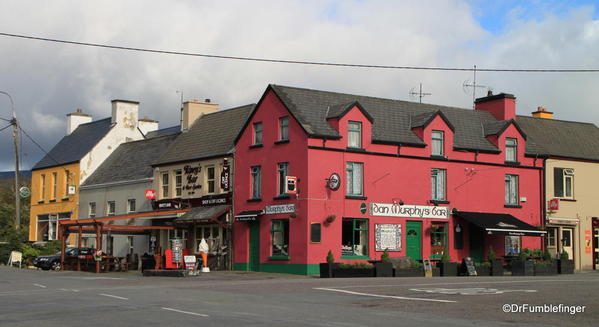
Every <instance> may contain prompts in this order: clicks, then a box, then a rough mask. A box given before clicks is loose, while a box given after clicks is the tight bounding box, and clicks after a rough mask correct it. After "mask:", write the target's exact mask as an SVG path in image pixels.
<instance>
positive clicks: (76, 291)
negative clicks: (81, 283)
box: [71, 289, 79, 293]
mask: <svg viewBox="0 0 599 327" xmlns="http://www.w3.org/2000/svg"><path fill="white" fill-rule="evenodd" d="M71 291H73V292H75V293H78V292H79V290H75V289H72V290H71Z"/></svg>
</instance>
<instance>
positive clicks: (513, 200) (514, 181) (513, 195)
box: [505, 175, 519, 205]
mask: <svg viewBox="0 0 599 327" xmlns="http://www.w3.org/2000/svg"><path fill="white" fill-rule="evenodd" d="M518 203H519V202H518V175H505V204H506V205H518Z"/></svg>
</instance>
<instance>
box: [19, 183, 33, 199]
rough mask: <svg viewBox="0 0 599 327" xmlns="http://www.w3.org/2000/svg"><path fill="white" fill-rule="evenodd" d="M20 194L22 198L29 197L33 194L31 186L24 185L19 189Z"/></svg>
mask: <svg viewBox="0 0 599 327" xmlns="http://www.w3.org/2000/svg"><path fill="white" fill-rule="evenodd" d="M19 195H20V196H21V197H22V198H28V197H29V196H30V195H31V190H30V189H29V187H27V186H22V187H21V188H20V189H19Z"/></svg>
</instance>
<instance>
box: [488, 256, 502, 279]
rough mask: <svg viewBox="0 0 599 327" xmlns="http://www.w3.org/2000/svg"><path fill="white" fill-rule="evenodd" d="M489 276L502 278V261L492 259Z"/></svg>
mask: <svg viewBox="0 0 599 327" xmlns="http://www.w3.org/2000/svg"><path fill="white" fill-rule="evenodd" d="M491 276H503V260H501V259H494V260H493V261H491Z"/></svg>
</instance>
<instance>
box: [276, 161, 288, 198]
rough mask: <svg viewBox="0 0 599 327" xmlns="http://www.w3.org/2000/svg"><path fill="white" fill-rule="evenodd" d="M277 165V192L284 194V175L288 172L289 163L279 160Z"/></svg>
mask: <svg viewBox="0 0 599 327" xmlns="http://www.w3.org/2000/svg"><path fill="white" fill-rule="evenodd" d="M277 166H278V169H277V176H278V177H277V179H278V182H279V193H278V194H279V195H284V194H285V177H286V176H287V174H288V168H289V163H287V162H279V164H278V165H277Z"/></svg>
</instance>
